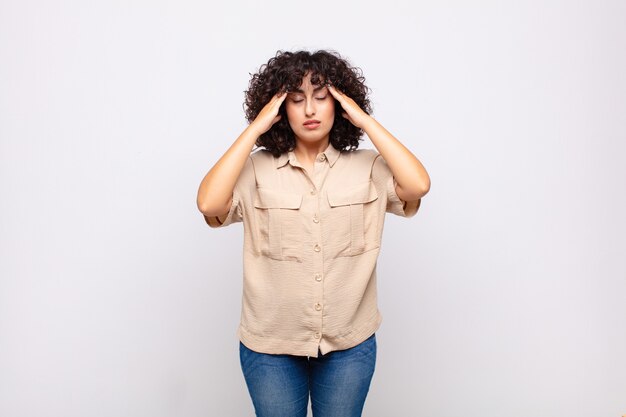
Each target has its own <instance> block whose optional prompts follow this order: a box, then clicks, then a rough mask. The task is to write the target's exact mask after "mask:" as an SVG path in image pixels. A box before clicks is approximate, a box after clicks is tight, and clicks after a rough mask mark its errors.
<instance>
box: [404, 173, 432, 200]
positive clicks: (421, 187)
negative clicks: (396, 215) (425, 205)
mask: <svg viewBox="0 0 626 417" xmlns="http://www.w3.org/2000/svg"><path fill="white" fill-rule="evenodd" d="M429 191H430V178H428V177H426V179H424V180H423V181H420V182H418V183H416V184H414V187H413V188H412V190H411V192H410V193H408V195H407V197H408V199H407V200H406V201H417V200H419V199H420V198H422V197H424V196H425V195H426V194H428V192H429Z"/></svg>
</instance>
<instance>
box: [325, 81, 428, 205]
mask: <svg viewBox="0 0 626 417" xmlns="http://www.w3.org/2000/svg"><path fill="white" fill-rule="evenodd" d="M328 89H329V91H330V92H331V93H332V95H333V96H334V97H335V98H336V99H337V101H339V103H340V104H341V106H342V107H343V109H344V113H343V117H345V118H346V119H348V120H349V121H350V122H351V123H352V124H353V125H355V126H356V127H358V128H361V129H363V130H364V131H365V133H366V134H367V136H368V137H369V138H370V139H371V141H372V143H373V144H374V146H375V147H376V149H378V152H379V153H380V155H381V156H382V157H383V159H384V160H385V161H386V162H387V164H388V165H389V169H391V172H392V173H393V176H394V178H395V180H396V182H397V186H396V194H398V197H400V199H402V200H403V201H416V200H419V199H420V198H422V197H423V196H424V195H425V194H426V193H428V191H429V190H430V177H429V175H428V172H426V169H425V168H424V166H423V165H422V163H421V162H420V161H419V160H418V159H417V158H416V157H415V155H413V154H412V153H411V151H409V150H408V149H407V148H406V147H405V146H404V145H403V144H402V143H400V141H399V140H398V139H396V138H395V137H394V136H393V135H392V134H391V133H389V132H388V131H387V129H385V128H384V127H383V126H382V125H381V124H380V123H378V122H377V121H376V120H375V119H374V118H373V117H371V116H370V115H368V114H367V113H365V112H364V111H363V110H362V109H361V108H360V107H359V106H358V105H357V104H356V103H355V102H354V100H352V99H351V98H350V97H348V96H346V95H345V94H343V93H341V92H339V91H337V90H336V89H335V88H333V87H329V88H328Z"/></svg>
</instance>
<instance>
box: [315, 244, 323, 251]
mask: <svg viewBox="0 0 626 417" xmlns="http://www.w3.org/2000/svg"><path fill="white" fill-rule="evenodd" d="M313 250H314V251H315V252H319V251H321V250H322V247H321V246H320V245H315V246H314V247H313Z"/></svg>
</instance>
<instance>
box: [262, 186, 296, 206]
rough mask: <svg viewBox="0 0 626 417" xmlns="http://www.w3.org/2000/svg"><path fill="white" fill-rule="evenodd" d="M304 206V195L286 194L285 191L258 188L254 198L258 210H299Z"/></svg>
mask: <svg viewBox="0 0 626 417" xmlns="http://www.w3.org/2000/svg"><path fill="white" fill-rule="evenodd" d="M301 204H302V194H298V193H286V192H283V191H277V190H269V189H267V188H258V189H257V193H256V195H255V196H254V207H256V208H263V209H269V208H283V209H299V208H300V205H301Z"/></svg>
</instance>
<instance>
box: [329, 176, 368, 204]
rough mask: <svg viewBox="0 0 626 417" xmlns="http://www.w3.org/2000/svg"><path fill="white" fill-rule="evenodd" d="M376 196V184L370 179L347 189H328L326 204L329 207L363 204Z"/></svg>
mask: <svg viewBox="0 0 626 417" xmlns="http://www.w3.org/2000/svg"><path fill="white" fill-rule="evenodd" d="M377 198H378V193H377V192H376V186H375V185H374V183H373V182H372V181H368V182H364V183H361V184H357V185H355V186H352V187H351V188H350V189H349V190H328V204H330V206H331V207H337V206H349V205H350V204H364V203H369V202H371V201H374V200H376V199H377Z"/></svg>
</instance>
